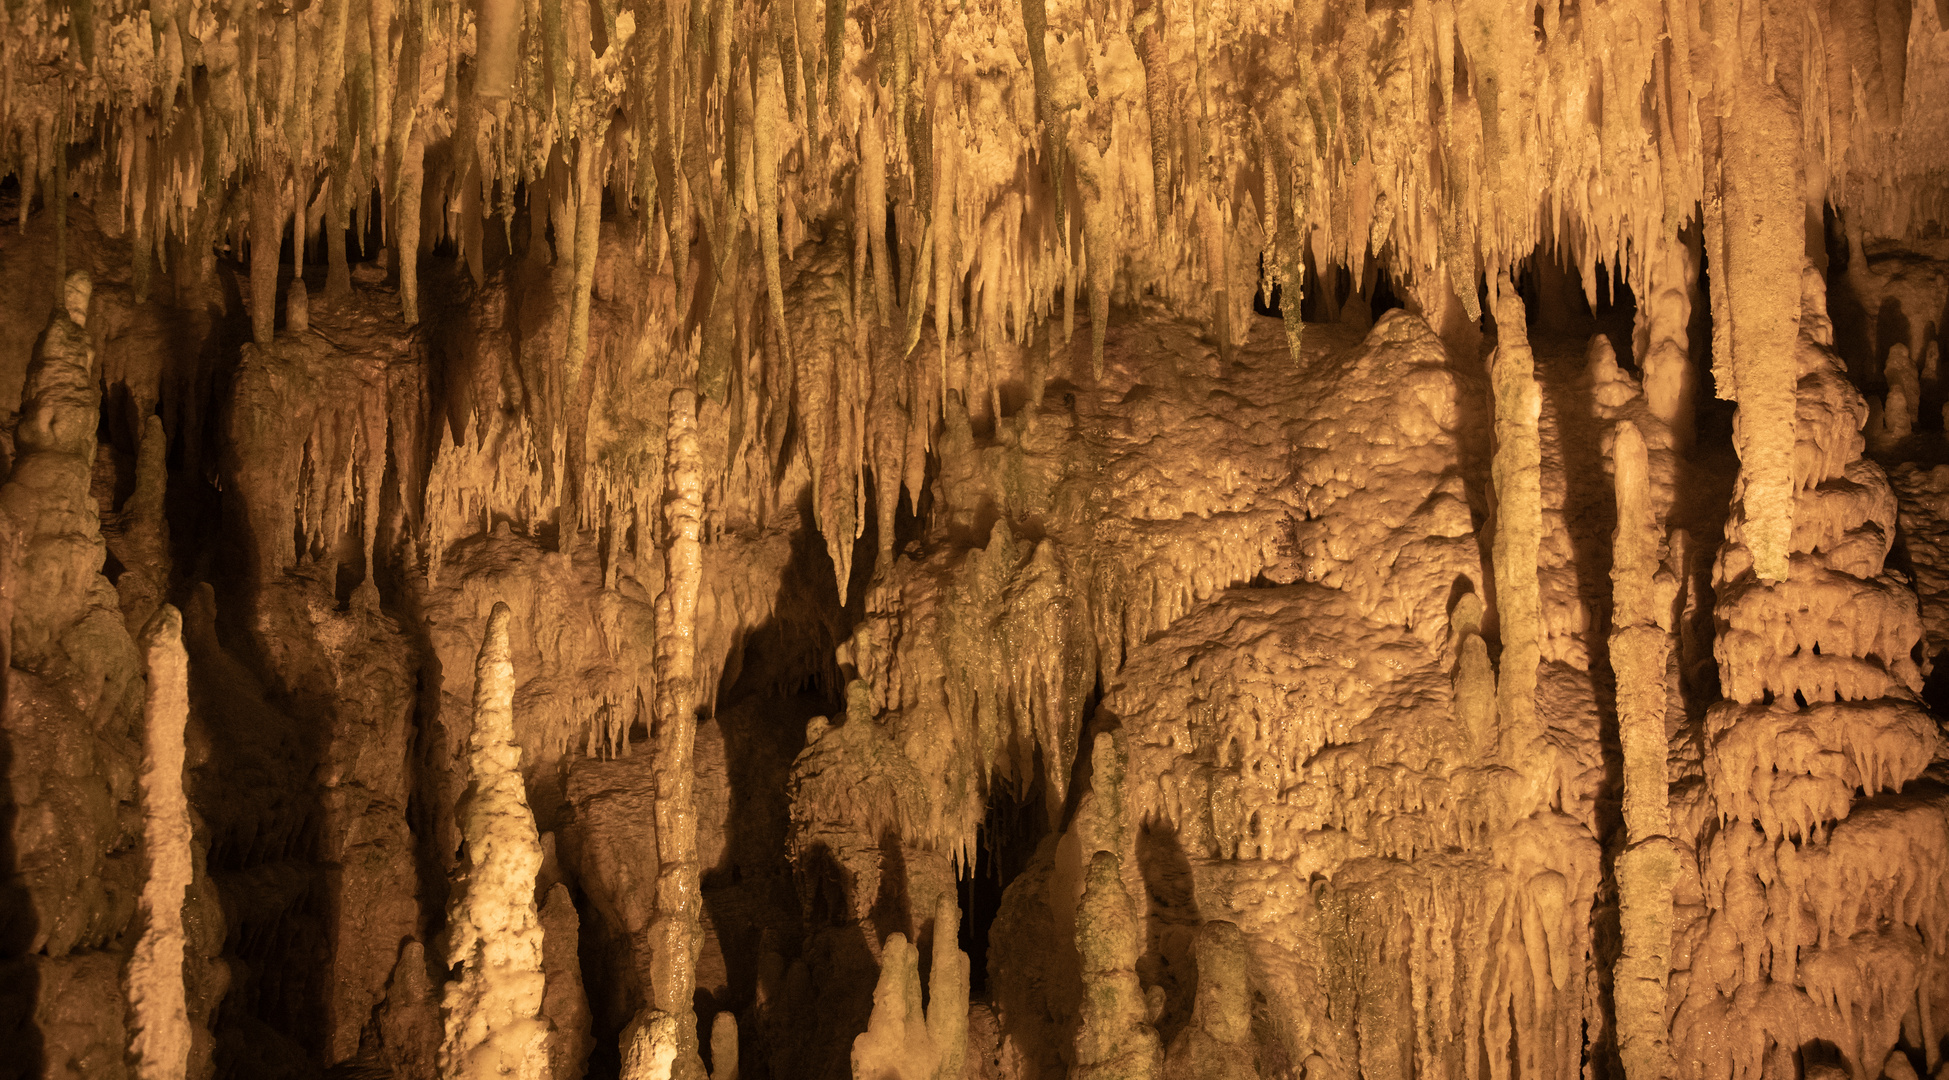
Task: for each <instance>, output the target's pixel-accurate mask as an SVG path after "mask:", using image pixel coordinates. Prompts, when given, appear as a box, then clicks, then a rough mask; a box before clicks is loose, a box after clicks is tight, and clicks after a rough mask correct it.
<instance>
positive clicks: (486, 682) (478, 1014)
mask: <svg viewBox="0 0 1949 1080" xmlns="http://www.w3.org/2000/svg"><path fill="white" fill-rule="evenodd" d="M510 621H512V613H511V612H510V611H509V610H508V606H507V605H506V604H502V603H496V604H495V605H494V611H493V613H492V614H491V615H489V616H488V619H487V635H486V638H485V640H483V641H482V642H481V650H480V658H479V660H478V661H477V663H476V664H475V668H474V725H473V731H472V732H471V733H470V734H469V735H468V750H469V753H468V766H469V773H470V774H471V778H470V781H469V783H468V787H467V794H466V795H465V796H464V799H463V805H462V808H461V811H460V822H461V833H462V836H463V837H464V843H465V849H464V859H463V863H462V867H463V868H462V870H461V873H460V878H459V880H458V881H457V882H456V883H455V888H454V891H453V901H452V905H451V907H452V910H451V911H450V912H449V913H448V919H449V929H448V931H447V963H448V965H449V966H450V967H455V968H458V969H459V976H458V977H457V978H455V979H454V980H453V981H452V982H449V983H448V984H447V987H446V991H445V997H444V999H443V1000H442V1002H441V1005H440V1012H441V1014H442V1016H443V1018H444V1020H445V1024H446V1037H445V1039H444V1041H443V1042H442V1043H441V1045H440V1075H441V1077H442V1078H443V1080H485V1078H488V1077H498V1076H510V1075H511V1076H516V1077H520V1078H522V1080H539V1078H541V1077H544V1076H546V1075H547V1069H548V1051H547V1038H548V1024H547V1022H546V1021H545V1020H543V1019H542V1015H541V1010H542V1002H543V997H544V992H545V983H544V978H543V975H542V928H541V920H540V916H539V914H538V913H537V912H536V910H535V871H536V870H538V869H539V868H540V867H541V854H542V852H541V839H540V837H539V836H538V835H537V834H536V833H535V819H534V815H533V814H531V813H530V812H529V810H528V795H527V791H526V785H525V783H524V782H523V781H522V779H521V747H520V746H519V745H517V744H516V743H515V742H514V691H515V681H514V661H513V659H512V657H511V652H510V647H509V642H508V624H509V622H510Z"/></svg>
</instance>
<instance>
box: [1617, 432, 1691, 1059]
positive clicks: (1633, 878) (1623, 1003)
mask: <svg viewBox="0 0 1949 1080" xmlns="http://www.w3.org/2000/svg"><path fill="white" fill-rule="evenodd" d="M1611 458H1612V461H1613V462H1614V463H1615V465H1616V468H1615V470H1614V483H1615V485H1616V490H1617V530H1616V533H1615V535H1614V539H1613V541H1612V544H1611V551H1612V556H1611V581H1612V596H1613V600H1612V606H1611V622H1612V627H1613V629H1612V631H1611V642H1610V646H1611V668H1612V670H1614V671H1615V672H1616V673H1617V729H1618V742H1619V743H1620V745H1621V746H1622V748H1623V754H1624V798H1623V804H1624V812H1623V813H1624V830H1625V836H1624V840H1625V845H1626V846H1625V850H1624V851H1623V853H1622V854H1620V855H1619V856H1618V859H1617V882H1618V908H1619V921H1620V923H1621V925H1622V933H1623V938H1624V951H1623V955H1622V956H1621V957H1620V958H1619V960H1618V965H1617V971H1616V974H1615V976H1614V983H1613V987H1612V994H1613V995H1614V999H1615V1001H1616V1003H1617V1032H1618V1034H1617V1039H1618V1052H1619V1054H1620V1056H1621V1057H1622V1058H1623V1061H1624V1069H1625V1075H1626V1076H1627V1077H1629V1078H1630V1080H1659V1078H1662V1077H1664V1076H1666V1075H1669V1073H1670V1069H1671V1062H1670V1058H1669V1051H1668V1050H1667V1048H1666V1031H1665V1004H1666V990H1665V984H1666V975H1667V973H1668V972H1669V971H1670V970H1671V955H1670V954H1671V938H1672V885H1673V881H1674V879H1675V878H1676V876H1677V874H1678V869H1679V865H1678V857H1677V852H1676V851H1675V849H1674V847H1673V844H1672V841H1671V839H1670V835H1669V834H1670V832H1671V814H1670V811H1669V809H1668V803H1667V796H1666V765H1665V757H1666V749H1665V710H1666V692H1665V667H1666V662H1667V660H1668V658H1669V657H1670V654H1671V635H1670V634H1669V633H1668V631H1667V629H1666V627H1665V626H1663V625H1661V623H1663V622H1664V621H1666V620H1668V619H1669V618H1670V613H1669V612H1666V613H1664V615H1663V617H1662V618H1661V616H1660V613H1659V611H1658V610H1657V605H1658V594H1657V591H1656V587H1655V586H1654V584H1653V577H1654V575H1655V574H1656V573H1657V571H1658V566H1659V555H1658V549H1659V547H1660V543H1659V529H1658V519H1657V514H1656V511H1655V510H1654V508H1653V506H1652V501H1651V485H1650V475H1649V473H1650V466H1649V464H1648V463H1647V460H1646V455H1645V444H1644V439H1643V437H1642V436H1640V435H1639V434H1638V429H1637V428H1636V427H1635V426H1634V425H1632V424H1631V423H1629V422H1625V423H1621V424H1619V425H1618V430H1617V438H1616V441H1615V443H1614V444H1613V446H1612V450H1611Z"/></svg>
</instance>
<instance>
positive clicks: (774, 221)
mask: <svg viewBox="0 0 1949 1080" xmlns="http://www.w3.org/2000/svg"><path fill="white" fill-rule="evenodd" d="M756 66H757V92H756V94H755V95H754V97H755V107H756V108H757V116H756V117H755V119H754V122H753V124H752V129H751V134H752V152H753V161H752V168H753V171H754V172H755V174H756V177H755V178H756V181H757V186H758V249H759V252H760V253H761V257H762V258H763V260H764V264H765V293H766V295H767V296H769V297H770V299H771V322H772V333H773V334H774V335H776V338H777V349H778V357H777V359H776V361H774V363H773V365H772V367H771V370H772V371H773V372H776V373H783V372H789V371H790V370H792V339H791V332H790V331H789V329H788V328H787V327H786V325H785V276H784V273H783V271H782V270H781V269H780V268H779V246H778V154H779V138H778V134H779V131H780V130H781V129H782V128H784V126H785V117H784V116H783V115H782V113H783V111H784V110H783V109H782V108H781V99H782V98H783V96H784V85H783V78H784V75H783V72H782V70H781V67H780V64H779V60H778V53H777V52H775V51H774V46H773V40H772V36H771V35H765V36H761V38H760V41H759V55H758V63H757V65H756ZM766 389H767V390H768V391H769V392H770V393H772V394H773V395H777V393H778V390H777V388H775V387H767V388H766ZM773 400H775V401H777V400H781V399H779V398H777V397H776V396H775V397H774V399H773ZM775 423H777V424H778V426H779V427H780V428H781V429H783V427H784V421H783V419H782V418H780V419H779V420H777V421H775Z"/></svg>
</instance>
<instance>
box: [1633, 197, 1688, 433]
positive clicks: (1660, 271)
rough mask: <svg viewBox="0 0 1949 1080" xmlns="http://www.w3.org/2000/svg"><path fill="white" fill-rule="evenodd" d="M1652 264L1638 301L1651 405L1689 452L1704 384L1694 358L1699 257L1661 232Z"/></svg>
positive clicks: (1641, 363)
mask: <svg viewBox="0 0 1949 1080" xmlns="http://www.w3.org/2000/svg"><path fill="white" fill-rule="evenodd" d="M1646 263H1647V264H1648V274H1647V276H1648V278H1649V280H1648V282H1647V283H1646V284H1647V286H1648V287H1647V288H1645V289H1644V290H1643V292H1644V294H1645V295H1644V296H1643V298H1642V299H1640V300H1639V301H1638V312H1637V325H1636V327H1635V331H1634V339H1635V340H1634V345H1635V348H1634V351H1635V352H1636V353H1637V356H1638V367H1639V369H1640V370H1642V371H1643V372H1644V393H1645V402H1646V404H1647V405H1649V406H1650V408H1651V414H1652V415H1653V416H1655V417H1657V418H1658V419H1659V420H1660V421H1661V422H1662V423H1664V424H1665V426H1666V428H1667V430H1669V431H1670V432H1671V434H1672V437H1673V439H1674V440H1675V442H1676V443H1677V445H1678V446H1680V447H1689V446H1690V445H1691V438H1692V414H1693V412H1694V411H1695V409H1696V406H1695V404H1694V401H1693V397H1694V384H1695V383H1696V382H1697V379H1698V376H1697V373H1696V372H1695V371H1694V370H1693V364H1692V356H1691V349H1692V340H1691V321H1692V298H1693V293H1694V292H1695V290H1696V289H1697V288H1698V276H1699V252H1698V250H1697V248H1696V247H1695V246H1694V245H1693V244H1692V243H1689V242H1687V241H1686V240H1685V239H1684V238H1683V237H1677V236H1670V235H1666V234H1664V233H1660V234H1659V236H1658V239H1657V241H1656V244H1655V246H1654V248H1653V249H1652V252H1651V253H1650V255H1649V256H1648V257H1647V259H1646Z"/></svg>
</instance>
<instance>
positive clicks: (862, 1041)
mask: <svg viewBox="0 0 1949 1080" xmlns="http://www.w3.org/2000/svg"><path fill="white" fill-rule="evenodd" d="M960 914H961V913H960V909H959V908H957V907H956V906H955V903H954V900H953V898H952V897H942V898H941V903H940V906H938V907H937V908H936V909H935V911H934V926H933V933H934V944H933V954H932V960H933V963H932V965H931V971H930V974H929V977H928V979H927V982H926V984H925V986H923V985H922V983H921V976H920V950H919V949H917V948H916V947H915V946H913V945H911V944H908V942H907V938H906V935H904V934H894V935H893V936H892V937H889V938H887V940H886V941H885V942H884V943H883V944H882V945H881V946H880V980H879V985H878V986H876V987H875V988H874V990H873V1015H872V1018H871V1019H870V1020H869V1021H868V1023H867V1026H866V1030H865V1031H864V1032H863V1033H861V1035H860V1036H859V1038H857V1039H855V1040H853V1080H956V1078H959V1077H960V1076H961V1075H962V1074H963V1070H964V1069H965V1067H966V1059H967V1052H968V956H967V954H966V953H964V952H962V951H961V949H960V947H959V946H958V945H957V944H956V943H955V939H956V934H957V932H958V930H959V928H960V923H961V919H960ZM923 990H925V991H926V999H925V1003H924V1004H923V999H922V991H923Z"/></svg>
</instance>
